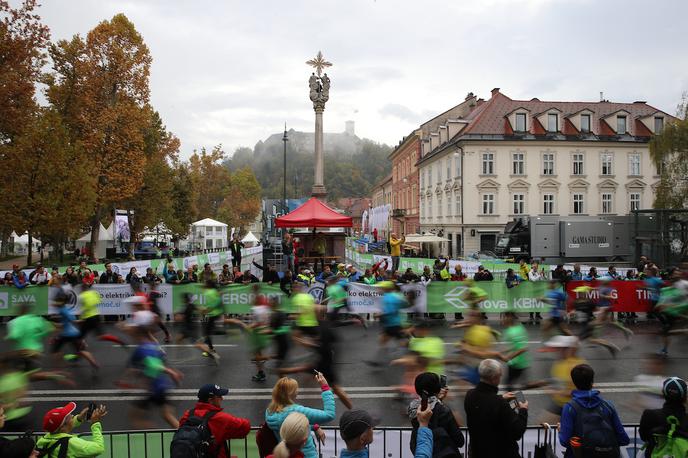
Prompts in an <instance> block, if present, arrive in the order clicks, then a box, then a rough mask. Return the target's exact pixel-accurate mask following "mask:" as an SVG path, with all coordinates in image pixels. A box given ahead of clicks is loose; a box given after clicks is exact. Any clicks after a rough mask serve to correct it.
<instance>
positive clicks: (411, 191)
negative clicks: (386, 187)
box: [389, 130, 421, 235]
mask: <svg viewBox="0 0 688 458" xmlns="http://www.w3.org/2000/svg"><path fill="white" fill-rule="evenodd" d="M420 135H421V131H420V130H417V131H414V132H412V133H411V134H410V135H408V136H406V137H405V138H404V139H403V140H402V141H401V142H399V145H398V146H397V147H396V148H395V149H394V150H393V151H392V152H391V153H390V155H389V159H390V160H391V161H392V230H393V231H394V232H395V233H397V234H399V235H401V234H412V233H417V232H418V231H419V230H420V220H419V210H420V207H419V195H418V189H419V188H418V167H417V166H416V164H417V163H418V161H419V160H420Z"/></svg>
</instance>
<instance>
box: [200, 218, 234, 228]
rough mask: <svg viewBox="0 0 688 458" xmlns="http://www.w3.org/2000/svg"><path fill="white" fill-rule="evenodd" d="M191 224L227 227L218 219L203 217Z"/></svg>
mask: <svg viewBox="0 0 688 458" xmlns="http://www.w3.org/2000/svg"><path fill="white" fill-rule="evenodd" d="M191 225H192V226H213V227H217V226H219V227H227V225H226V224H225V223H221V222H219V221H215V220H214V219H212V218H204V219H202V220H200V221H196V222H195V223H191Z"/></svg>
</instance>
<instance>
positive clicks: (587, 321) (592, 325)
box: [573, 285, 619, 358]
mask: <svg viewBox="0 0 688 458" xmlns="http://www.w3.org/2000/svg"><path fill="white" fill-rule="evenodd" d="M594 289H595V288H593V287H592V286H589V285H582V286H578V287H576V288H574V290H573V291H574V292H575V293H576V299H575V302H574V304H575V307H576V311H577V312H580V313H581V314H582V315H583V316H584V318H583V327H582V328H581V331H580V334H578V338H579V339H580V341H581V342H584V341H586V340H587V341H588V342H590V343H591V344H593V345H599V346H601V347H603V348H606V349H607V350H608V351H609V353H610V354H611V355H612V357H613V358H616V355H617V353H618V352H619V347H617V346H616V345H614V344H613V343H611V342H610V341H608V340H606V339H602V338H600V337H598V335H599V333H600V331H601V330H602V327H601V326H599V325H598V323H597V321H596V319H595V311H596V310H597V306H596V304H595V302H594V300H593V294H592V293H593V291H594Z"/></svg>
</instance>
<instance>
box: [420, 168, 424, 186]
mask: <svg viewBox="0 0 688 458" xmlns="http://www.w3.org/2000/svg"><path fill="white" fill-rule="evenodd" d="M424 188H425V172H423V173H421V174H420V189H424Z"/></svg>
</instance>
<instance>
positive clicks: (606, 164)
mask: <svg viewBox="0 0 688 458" xmlns="http://www.w3.org/2000/svg"><path fill="white" fill-rule="evenodd" d="M612 160H613V158H612V155H611V153H602V156H601V157H600V161H601V162H602V175H611V174H612Z"/></svg>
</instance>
